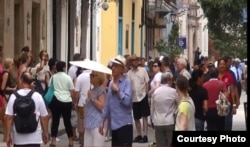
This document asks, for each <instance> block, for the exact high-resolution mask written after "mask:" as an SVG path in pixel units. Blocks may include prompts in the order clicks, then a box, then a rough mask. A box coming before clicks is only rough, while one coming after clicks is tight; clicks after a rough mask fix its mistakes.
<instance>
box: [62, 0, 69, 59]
mask: <svg viewBox="0 0 250 147" xmlns="http://www.w3.org/2000/svg"><path fill="white" fill-rule="evenodd" d="M61 14H62V15H61V32H60V33H61V35H60V37H61V54H60V60H62V61H67V60H68V0H61Z"/></svg>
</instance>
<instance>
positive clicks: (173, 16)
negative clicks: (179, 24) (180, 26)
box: [170, 11, 176, 23]
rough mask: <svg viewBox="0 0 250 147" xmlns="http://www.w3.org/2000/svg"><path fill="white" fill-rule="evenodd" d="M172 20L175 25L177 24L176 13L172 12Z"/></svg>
mask: <svg viewBox="0 0 250 147" xmlns="http://www.w3.org/2000/svg"><path fill="white" fill-rule="evenodd" d="M170 19H171V21H172V22H173V23H174V22H175V19H176V13H174V12H173V11H172V12H171V14H170Z"/></svg>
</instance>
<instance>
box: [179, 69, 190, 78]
mask: <svg viewBox="0 0 250 147" xmlns="http://www.w3.org/2000/svg"><path fill="white" fill-rule="evenodd" d="M180 74H181V75H183V76H184V77H186V78H187V79H188V80H189V79H191V75H190V73H189V72H188V71H187V70H186V69H185V68H184V69H182V70H181V72H180Z"/></svg>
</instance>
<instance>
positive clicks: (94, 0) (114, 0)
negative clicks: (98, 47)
mask: <svg viewBox="0 0 250 147" xmlns="http://www.w3.org/2000/svg"><path fill="white" fill-rule="evenodd" d="M95 2H96V0H91V3H90V39H89V40H90V60H93V9H94V3H95ZM108 2H116V0H104V2H103V4H102V9H103V10H105V11H106V10H108V8H109V4H108Z"/></svg>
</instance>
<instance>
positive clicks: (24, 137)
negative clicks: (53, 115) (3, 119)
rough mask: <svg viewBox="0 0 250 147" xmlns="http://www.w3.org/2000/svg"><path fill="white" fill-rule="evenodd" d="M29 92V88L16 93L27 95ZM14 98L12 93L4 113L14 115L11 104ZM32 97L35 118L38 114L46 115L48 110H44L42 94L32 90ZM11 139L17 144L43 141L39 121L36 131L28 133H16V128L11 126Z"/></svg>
mask: <svg viewBox="0 0 250 147" xmlns="http://www.w3.org/2000/svg"><path fill="white" fill-rule="evenodd" d="M29 92H30V89H20V90H18V94H20V95H23V96H24V95H27V94H28V93H29ZM15 99H16V96H15V95H14V94H12V95H11V96H10V99H9V102H8V104H7V107H6V111H5V114H6V115H10V116H13V115H14V110H13V105H14V102H15ZM32 99H33V100H34V102H35V107H36V108H35V113H36V116H37V120H38V118H39V117H40V116H47V115H48V112H47V110H46V106H45V103H44V100H43V98H42V96H41V95H40V94H39V93H37V92H34V93H33V95H32ZM12 139H13V143H14V144H17V145H22V144H41V143H43V141H42V128H41V124H40V122H39V123H38V126H37V129H36V131H35V132H33V133H29V134H19V133H17V132H16V129H15V127H14V125H13V127H12Z"/></svg>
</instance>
